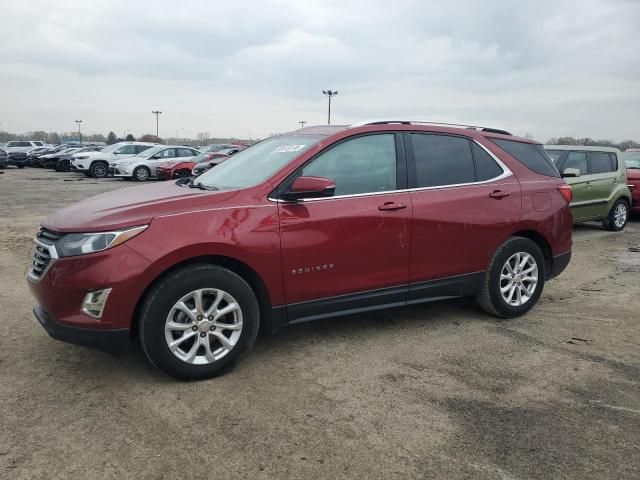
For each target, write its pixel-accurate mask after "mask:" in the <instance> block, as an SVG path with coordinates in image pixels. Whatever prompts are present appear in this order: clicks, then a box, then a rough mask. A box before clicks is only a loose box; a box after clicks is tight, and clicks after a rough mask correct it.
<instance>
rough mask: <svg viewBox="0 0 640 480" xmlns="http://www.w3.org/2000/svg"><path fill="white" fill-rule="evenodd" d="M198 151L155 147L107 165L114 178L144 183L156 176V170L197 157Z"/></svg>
mask: <svg viewBox="0 0 640 480" xmlns="http://www.w3.org/2000/svg"><path fill="white" fill-rule="evenodd" d="M199 154H200V151H199V150H196V149H195V148H191V147H179V146H176V145H156V146H155V147H153V148H150V149H149V150H145V151H144V152H142V153H139V154H138V155H136V156H135V157H130V158H127V159H126V160H117V161H115V162H112V163H111V164H110V165H109V171H110V172H113V176H114V177H122V178H133V179H134V180H137V181H138V182H145V181H147V180H149V179H150V178H151V177H155V176H156V168H157V167H158V166H159V165H161V164H163V163H167V162H171V161H174V160H181V161H189V160H190V159H191V158H193V157H195V156H196V155H199Z"/></svg>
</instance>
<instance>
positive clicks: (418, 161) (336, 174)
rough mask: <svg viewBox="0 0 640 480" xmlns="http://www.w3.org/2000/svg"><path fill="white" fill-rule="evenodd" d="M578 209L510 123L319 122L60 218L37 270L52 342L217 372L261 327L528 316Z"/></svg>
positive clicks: (559, 258)
mask: <svg viewBox="0 0 640 480" xmlns="http://www.w3.org/2000/svg"><path fill="white" fill-rule="evenodd" d="M570 199H571V189H570V187H568V186H567V185H566V184H565V183H564V182H563V181H562V179H561V178H560V175H559V174H558V171H557V170H556V168H555V167H554V166H553V163H552V162H551V161H550V159H549V158H548V157H547V155H546V154H545V152H544V150H543V148H542V146H541V145H540V144H538V143H535V142H532V141H531V140H527V139H524V138H518V137H514V136H512V135H510V134H509V133H508V132H505V131H502V130H496V129H486V128H480V127H466V126H447V125H441V124H432V123H429V124H427V123H416V122H404V121H389V122H375V123H368V124H361V125H356V126H351V127H344V126H330V127H329V126H323V127H309V128H304V129H301V130H298V131H296V132H293V133H290V134H285V135H279V136H275V137H271V138H269V139H267V140H264V141H262V142H260V143H258V144H256V145H253V146H252V147H250V148H248V149H246V150H244V151H242V152H240V153H238V154H237V155H235V156H234V157H232V158H231V159H230V160H228V161H227V162H224V163H222V164H220V165H219V166H217V167H216V168H214V169H212V170H210V171H208V172H206V173H205V174H203V175H201V176H200V177H198V178H197V179H195V180H193V179H192V180H188V179H181V180H178V181H177V182H166V183H161V184H155V185H149V186H138V187H133V188H128V189H126V190H118V191H114V192H110V193H105V194H102V195H98V196H96V197H93V198H90V199H88V200H85V201H83V202H80V203H78V204H76V205H73V206H71V207H68V208H66V209H64V210H61V211H60V212H58V213H56V214H54V215H52V216H51V217H49V218H48V219H46V220H45V221H44V222H43V223H42V227H41V228H40V230H39V232H38V234H37V237H36V239H35V245H34V250H33V254H32V259H31V260H32V264H31V265H30V269H29V271H28V273H27V278H28V284H29V286H30V288H31V291H32V292H33V294H34V295H35V297H36V299H37V301H38V303H39V305H38V306H36V308H35V309H34V312H35V315H36V317H37V318H38V320H39V321H40V323H41V324H42V326H43V327H44V328H45V329H46V330H47V332H48V333H49V334H50V335H51V336H52V337H54V338H57V339H59V340H63V341H67V342H71V343H76V344H81V345H86V346H91V347H94V348H98V349H102V350H106V351H111V352H114V351H120V350H123V349H124V348H126V347H127V346H128V344H129V342H130V340H131V339H132V338H134V337H139V340H140V342H141V344H142V347H143V348H144V351H145V352H146V354H147V355H148V357H149V359H150V360H151V361H152V362H153V363H154V364H155V365H156V366H157V367H159V368H160V369H162V370H163V371H164V372H166V373H168V374H170V375H173V376H175V377H178V378H206V377H212V376H215V375H218V374H220V373H222V372H224V371H225V370H228V369H229V368H230V367H232V366H233V365H234V364H236V363H237V362H238V360H239V359H240V358H241V357H242V356H243V355H244V354H246V353H247V351H248V350H249V349H250V348H251V346H252V345H253V343H254V341H255V339H256V336H257V334H258V329H259V328H263V329H266V330H269V331H275V330H276V329H277V328H278V327H280V326H283V325H286V324H290V323H297V322H303V321H307V320H315V319H319V318H325V317H334V316H338V315H344V314H351V313H356V312H365V311H370V310H375V309H379V308H387V307H398V306H402V305H411V304H416V303H422V302H429V301H432V300H439V299H444V298H454V297H463V296H475V297H476V298H477V300H478V303H479V304H480V306H481V307H482V308H483V309H485V310H486V311H488V312H490V313H491V314H493V315H497V316H499V317H504V318H512V317H516V316H518V315H522V314H523V313H525V312H527V311H528V310H529V309H530V308H531V307H532V306H533V305H534V304H535V303H536V302H537V300H538V298H539V297H540V294H541V292H542V288H543V286H544V283H545V281H546V280H548V279H550V278H553V277H555V276H556V275H558V274H559V273H560V272H562V270H564V268H565V267H566V266H567V264H568V263H569V259H570V257H571V224H572V218H571V213H570V211H569V201H570Z"/></svg>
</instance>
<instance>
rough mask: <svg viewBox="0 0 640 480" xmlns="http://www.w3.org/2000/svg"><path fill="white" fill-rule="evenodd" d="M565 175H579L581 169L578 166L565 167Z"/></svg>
mask: <svg viewBox="0 0 640 480" xmlns="http://www.w3.org/2000/svg"><path fill="white" fill-rule="evenodd" d="M562 176H563V177H579V176H580V170H579V169H578V168H565V169H564V172H562Z"/></svg>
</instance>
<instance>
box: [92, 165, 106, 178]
mask: <svg viewBox="0 0 640 480" xmlns="http://www.w3.org/2000/svg"><path fill="white" fill-rule="evenodd" d="M89 173H90V175H91V176H92V177H93V178H105V177H106V176H107V175H108V174H109V167H108V166H107V164H106V163H105V162H94V163H92V164H91V167H90V168H89Z"/></svg>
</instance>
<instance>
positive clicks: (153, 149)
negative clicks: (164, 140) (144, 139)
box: [136, 145, 167, 158]
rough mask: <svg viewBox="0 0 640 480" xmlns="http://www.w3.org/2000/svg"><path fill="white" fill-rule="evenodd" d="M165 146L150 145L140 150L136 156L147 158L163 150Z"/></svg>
mask: <svg viewBox="0 0 640 480" xmlns="http://www.w3.org/2000/svg"><path fill="white" fill-rule="evenodd" d="M165 148H167V146H166V145H159V146H157V147H151V148H148V149H146V150H144V151H142V152H140V153H139V154H137V155H136V157H140V158H149V157H152V156H154V155H155V154H156V153H158V152H159V151H160V150H164V149H165Z"/></svg>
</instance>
